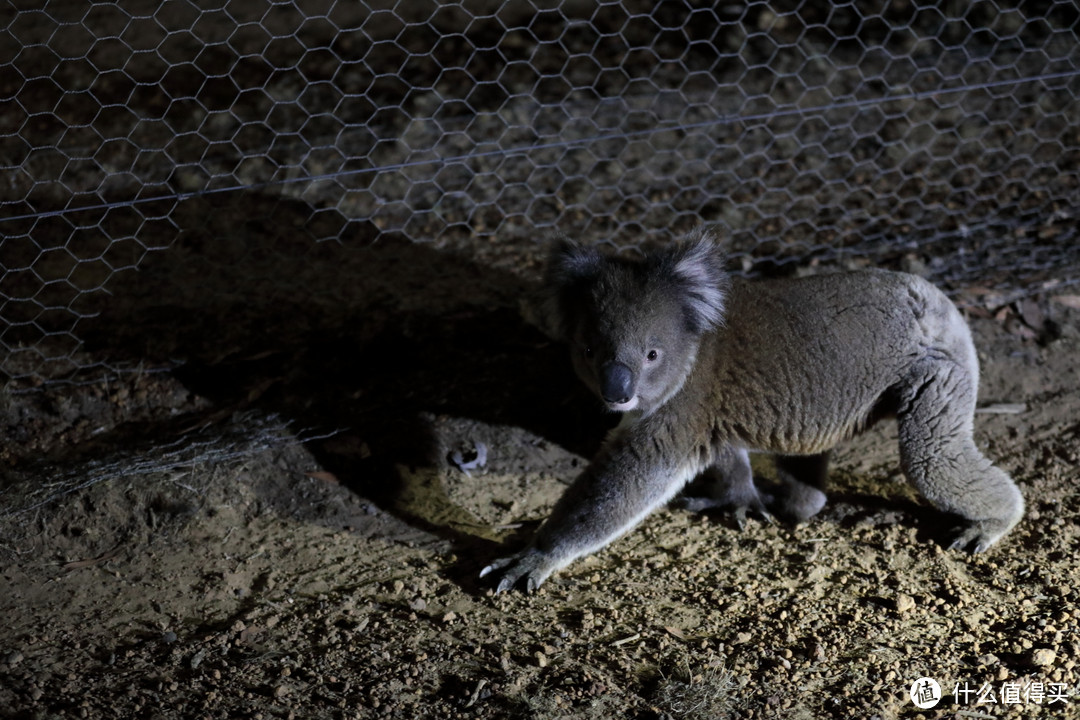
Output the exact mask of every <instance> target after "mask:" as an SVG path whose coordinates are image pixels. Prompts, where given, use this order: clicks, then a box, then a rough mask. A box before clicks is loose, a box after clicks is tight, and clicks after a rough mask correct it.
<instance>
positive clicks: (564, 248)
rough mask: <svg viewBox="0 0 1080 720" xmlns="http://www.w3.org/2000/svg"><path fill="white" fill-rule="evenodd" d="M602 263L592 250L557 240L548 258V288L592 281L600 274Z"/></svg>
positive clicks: (566, 239) (596, 252)
mask: <svg viewBox="0 0 1080 720" xmlns="http://www.w3.org/2000/svg"><path fill="white" fill-rule="evenodd" d="M603 263H604V259H603V256H602V255H600V253H599V252H598V251H597V250H595V249H594V248H586V247H582V246H581V245H580V244H578V243H576V242H574V241H573V240H570V239H568V238H559V239H558V240H557V241H556V242H555V246H554V247H553V248H552V249H551V255H550V257H549V258H548V265H547V278H546V280H547V283H548V286H549V287H550V286H568V285H575V284H577V283H580V282H582V281H588V280H592V279H593V278H595V277H596V276H597V275H599V274H600V270H601V268H602V266H603Z"/></svg>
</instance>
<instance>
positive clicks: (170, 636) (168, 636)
mask: <svg viewBox="0 0 1080 720" xmlns="http://www.w3.org/2000/svg"><path fill="white" fill-rule="evenodd" d="M161 642H163V643H165V644H166V645H172V644H173V643H174V642H176V633H174V632H173V631H172V630H169V631H168V632H165V633H162V634H161Z"/></svg>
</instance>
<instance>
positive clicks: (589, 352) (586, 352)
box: [581, 345, 594, 360]
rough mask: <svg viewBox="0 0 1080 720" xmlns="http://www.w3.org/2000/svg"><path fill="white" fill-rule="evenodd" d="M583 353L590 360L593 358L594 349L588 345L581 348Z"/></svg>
mask: <svg viewBox="0 0 1080 720" xmlns="http://www.w3.org/2000/svg"><path fill="white" fill-rule="evenodd" d="M581 354H582V355H584V356H585V357H586V359H588V360H592V356H593V355H594V353H593V349H592V348H591V347H589V346H588V345H586V346H585V347H583V348H582V349H581Z"/></svg>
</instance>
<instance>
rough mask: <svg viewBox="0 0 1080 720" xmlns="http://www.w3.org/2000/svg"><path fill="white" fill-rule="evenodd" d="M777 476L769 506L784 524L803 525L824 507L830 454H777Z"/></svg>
mask: <svg viewBox="0 0 1080 720" xmlns="http://www.w3.org/2000/svg"><path fill="white" fill-rule="evenodd" d="M775 462H776V474H777V476H778V477H779V479H780V487H779V488H778V489H777V490H776V493H775V499H774V500H773V502H772V504H771V505H770V506H769V507H770V508H771V509H772V511H773V512H774V513H776V515H777V516H778V517H779V518H780V519H782V520H784V521H785V522H789V523H792V524H794V525H797V524H799V523H802V522H806V521H807V520H809V519H810V518H812V517H814V516H815V515H817V514H818V513H819V512H821V508H823V507H825V500H826V498H825V493H824V492H823V491H822V490H821V488H823V487H825V480H826V478H827V476H828V470H829V453H827V452H824V453H819V454H817V455H777V456H776V457H775Z"/></svg>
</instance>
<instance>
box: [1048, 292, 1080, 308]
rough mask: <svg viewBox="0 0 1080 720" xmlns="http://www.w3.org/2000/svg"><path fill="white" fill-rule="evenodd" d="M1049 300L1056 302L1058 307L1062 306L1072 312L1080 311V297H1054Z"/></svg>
mask: <svg viewBox="0 0 1080 720" xmlns="http://www.w3.org/2000/svg"><path fill="white" fill-rule="evenodd" d="M1050 300H1051V301H1053V302H1056V303H1057V304H1058V305H1064V306H1065V307H1067V308H1072V309H1073V310H1080V295H1055V296H1054V297H1052V298H1050Z"/></svg>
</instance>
